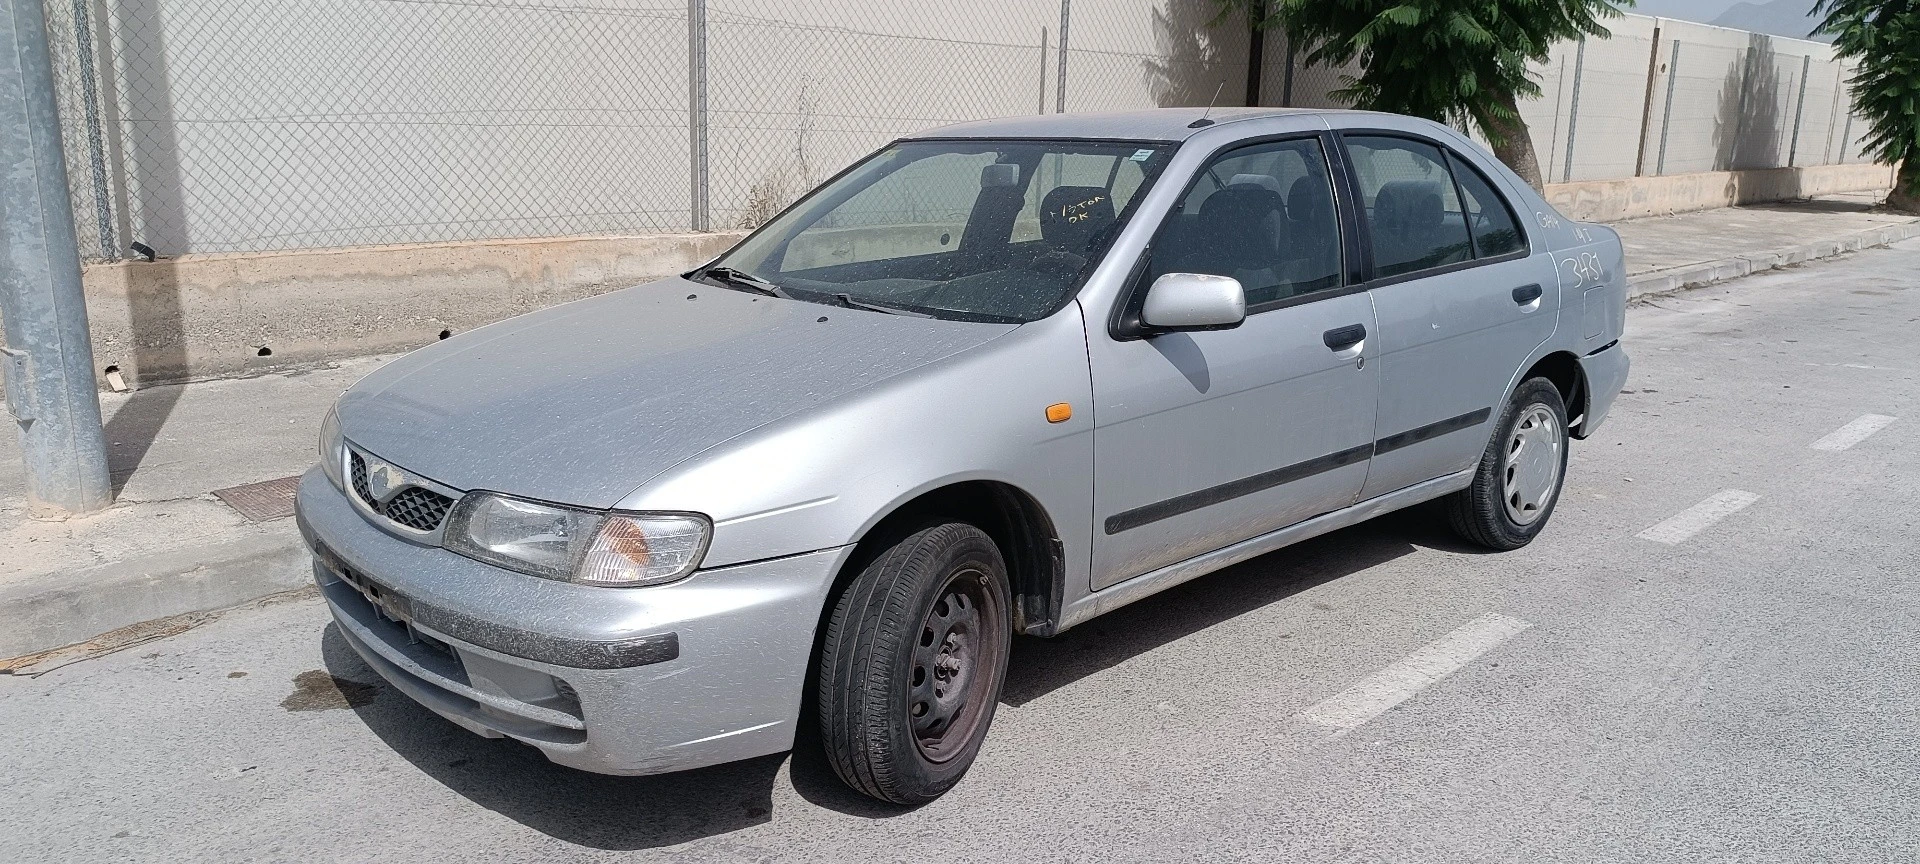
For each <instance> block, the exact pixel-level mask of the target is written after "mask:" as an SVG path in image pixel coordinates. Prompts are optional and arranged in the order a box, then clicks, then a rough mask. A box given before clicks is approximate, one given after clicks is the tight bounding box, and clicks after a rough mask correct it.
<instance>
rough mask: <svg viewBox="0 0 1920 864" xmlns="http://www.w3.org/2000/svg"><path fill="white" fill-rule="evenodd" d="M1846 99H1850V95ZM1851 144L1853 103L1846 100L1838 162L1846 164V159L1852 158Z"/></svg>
mask: <svg viewBox="0 0 1920 864" xmlns="http://www.w3.org/2000/svg"><path fill="white" fill-rule="evenodd" d="M1848 99H1852V97H1851V96H1849V97H1848ZM1852 145H1853V104H1852V102H1848V104H1847V128H1846V130H1845V131H1843V132H1841V133H1840V164H1842V165H1845V164H1847V160H1848V159H1851V158H1853V156H1852V153H1853V146H1852Z"/></svg>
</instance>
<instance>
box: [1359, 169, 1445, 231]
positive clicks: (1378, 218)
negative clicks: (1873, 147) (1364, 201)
mask: <svg viewBox="0 0 1920 864" xmlns="http://www.w3.org/2000/svg"><path fill="white" fill-rule="evenodd" d="M1373 218H1374V221H1375V222H1377V223H1379V224H1381V225H1385V226H1392V227H1396V228H1402V229H1405V228H1429V227H1433V226H1436V225H1439V224H1440V223H1441V221H1442V220H1444V219H1445V214H1444V213H1443V212H1442V211H1441V209H1440V184H1439V183H1437V182H1434V181H1432V180H1395V181H1393V182H1391V183H1388V184H1386V185H1385V186H1382V187H1380V194H1379V195H1377V196H1375V197H1374V199H1373Z"/></svg>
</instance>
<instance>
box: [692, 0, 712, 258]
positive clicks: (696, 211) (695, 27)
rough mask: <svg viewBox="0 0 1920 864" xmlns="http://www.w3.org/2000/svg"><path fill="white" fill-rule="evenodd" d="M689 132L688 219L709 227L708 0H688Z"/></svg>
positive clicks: (695, 225)
mask: <svg viewBox="0 0 1920 864" xmlns="http://www.w3.org/2000/svg"><path fill="white" fill-rule="evenodd" d="M687 133H688V135H687V150H688V155H689V156H691V157H692V158H691V164H692V172H691V173H692V178H693V187H692V190H691V195H690V196H689V198H690V206H689V213H688V220H687V221H688V224H689V227H690V228H692V230H694V231H707V230H710V227H711V226H709V224H708V221H707V217H708V210H707V0H687Z"/></svg>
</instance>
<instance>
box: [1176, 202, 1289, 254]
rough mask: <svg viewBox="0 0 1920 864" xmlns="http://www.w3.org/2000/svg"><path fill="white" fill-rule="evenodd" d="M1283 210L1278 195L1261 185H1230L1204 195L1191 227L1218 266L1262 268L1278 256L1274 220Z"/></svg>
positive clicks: (1276, 225) (1277, 241)
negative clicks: (1197, 233) (1204, 197)
mask: <svg viewBox="0 0 1920 864" xmlns="http://www.w3.org/2000/svg"><path fill="white" fill-rule="evenodd" d="M1284 210H1285V206H1284V205H1283V204H1282V203H1281V201H1280V193H1278V192H1275V191H1273V190H1271V189H1267V188H1265V187H1262V186H1253V185H1235V184H1229V185H1228V186H1227V187H1226V188H1224V189H1221V190H1220V191H1218V192H1215V193H1213V194H1212V195H1208V196H1207V200H1206V201H1205V202H1204V203H1202V204H1201V205H1200V213H1199V216H1198V218H1197V220H1196V224H1195V226H1194V228H1195V230H1197V231H1198V232H1199V236H1200V242H1201V244H1202V245H1203V246H1204V247H1205V248H1207V249H1208V250H1209V255H1210V257H1211V258H1212V259H1214V260H1215V261H1216V262H1217V263H1218V264H1221V265H1224V266H1229V267H1234V268H1254V267H1263V266H1267V265H1269V264H1271V263H1272V262H1273V260H1274V258H1275V255H1276V254H1277V250H1278V243H1279V234H1278V228H1279V225H1278V223H1277V222H1276V221H1275V218H1274V217H1278V216H1280V214H1281V213H1282V212H1284Z"/></svg>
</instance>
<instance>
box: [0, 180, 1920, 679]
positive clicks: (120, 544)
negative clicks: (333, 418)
mask: <svg viewBox="0 0 1920 864" xmlns="http://www.w3.org/2000/svg"><path fill="white" fill-rule="evenodd" d="M1871 203H1872V200H1871V199H1870V198H1869V197H1867V196H1838V197H1834V198H1823V199H1818V200H1814V201H1802V202H1791V203H1784V204H1775V205H1767V206H1761V207H1749V208H1739V209H1733V210H1713V211H1705V212H1700V213H1688V214H1682V215H1678V216H1670V217H1662V218H1655V219H1643V220H1636V221H1631V222H1622V223H1618V224H1616V225H1615V226H1614V227H1615V228H1617V229H1618V230H1619V231H1620V234H1621V237H1622V238H1623V240H1624V242H1625V243H1626V246H1627V250H1628V251H1627V256H1628V263H1629V268H1630V276H1631V278H1632V281H1633V283H1634V293H1635V294H1636V295H1641V294H1652V293H1660V292H1665V291H1673V290H1678V289H1681V288H1686V287H1692V286H1694V285H1700V284H1707V283H1710V282H1715V281H1722V280H1725V279H1731V278H1737V277H1739V276H1744V275H1747V274H1748V273H1751V272H1756V271H1759V270H1765V269H1768V268H1771V267H1776V266H1786V265H1789V264H1793V263H1798V262H1800V261H1803V260H1809V259H1811V258H1816V257H1824V256H1826V255H1832V254H1837V253H1838V252H1839V251H1848V250H1852V249H1859V248H1862V247H1863V246H1874V245H1885V244H1887V243H1891V242H1897V241H1898V240H1901V239H1906V238H1908V237H1915V236H1920V219H1917V218H1914V217H1910V216H1900V215H1895V214H1889V213H1876V212H1869V211H1870V205H1871ZM388 359H391V358H390V357H368V358H360V359H355V360H349V361H343V362H340V363H335V364H331V365H328V366H325V367H320V368H315V369H309V370H304V371H300V372H294V373H285V374H276V375H265V376H260V377H255V378H244V379H229V380H221V381H210V382H205V383H199V384H188V385H180V386H170V387H155V388H151V389H147V390H142V391H139V392H137V393H133V394H106V395H104V396H102V398H101V407H102V413H103V414H104V415H105V416H106V418H107V441H108V444H109V451H110V453H111V467H112V471H113V477H114V482H115V484H116V485H117V486H119V487H120V488H119V500H118V503H116V504H115V505H114V506H113V508H111V509H109V510H107V511H106V512H104V513H100V514H97V515H94V516H88V517H83V518H76V519H72V520H68V521H66V522H58V523H49V522H34V521H32V520H29V519H27V518H26V515H25V513H26V508H25V502H24V500H23V497H22V496H23V491H22V490H23V480H22V476H21V470H22V469H21V465H20V454H19V449H18V443H17V441H16V439H15V437H14V436H13V435H11V434H9V435H6V436H4V437H0V622H3V623H0V661H3V660H4V659H5V658H10V657H16V656H19V655H24V654H28V653H29V652H36V651H42V650H45V649H49V648H54V647H58V646H62V645H68V644H71V643H76V642H81V641H83V640H88V639H92V638H93V637H96V636H100V635H101V634H105V633H108V631H120V628H128V629H127V630H125V631H120V632H116V633H113V634H109V635H108V636H107V637H104V638H102V639H101V640H100V642H102V643H107V644H125V642H126V641H128V640H130V639H134V638H138V637H139V635H140V633H141V632H143V631H141V630H140V629H139V628H138V627H137V626H136V625H141V624H142V622H149V621H153V620H154V619H159V618H164V617H167V616H175V615H184V614H187V613H197V612H202V611H205V610H212V609H220V608H224V607H227V606H233V605H236V604H239V603H243V602H246V601H248V600H251V599H254V598H257V597H261V596H264V595H268V594H272V593H276V592H280V591H287V590H293V589H298V588H302V587H304V586H305V585H306V584H308V579H309V571H308V565H307V560H306V554H305V551H304V550H303V549H302V548H301V544H300V539H299V536H298V533H297V532H296V531H295V529H294V526H293V520H292V519H289V518H278V519H271V520H268V521H263V522H253V521H250V520H249V519H247V518H246V517H244V516H242V515H241V514H240V513H239V512H237V511H236V510H234V509H233V508H231V507H229V506H228V505H227V504H226V503H225V502H223V501H222V500H220V499H219V498H217V497H215V496H214V495H213V492H214V491H215V490H220V489H226V488H229V487H233V486H239V485H243V484H248V483H255V482H260V481H267V480H276V479H280V478H286V477H292V476H296V475H298V474H300V473H302V472H304V471H305V470H306V469H307V468H308V467H309V466H310V465H312V464H313V461H314V458H315V457H314V446H315V435H316V430H317V429H318V427H319V423H320V418H321V415H322V414H324V413H325V412H326V409H327V406H328V405H330V404H331V403H332V401H333V400H334V398H335V397H337V396H338V395H339V394H340V392H341V391H342V390H344V389H346V387H347V386H348V385H350V384H352V383H353V382H354V381H356V380H358V379H359V378H360V376H362V375H365V374H366V373H367V372H369V371H371V370H373V369H374V368H377V367H378V366H379V365H380V364H381V363H384V362H386V360H388ZM7 665H11V664H7V663H4V662H0V667H4V666H7Z"/></svg>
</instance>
